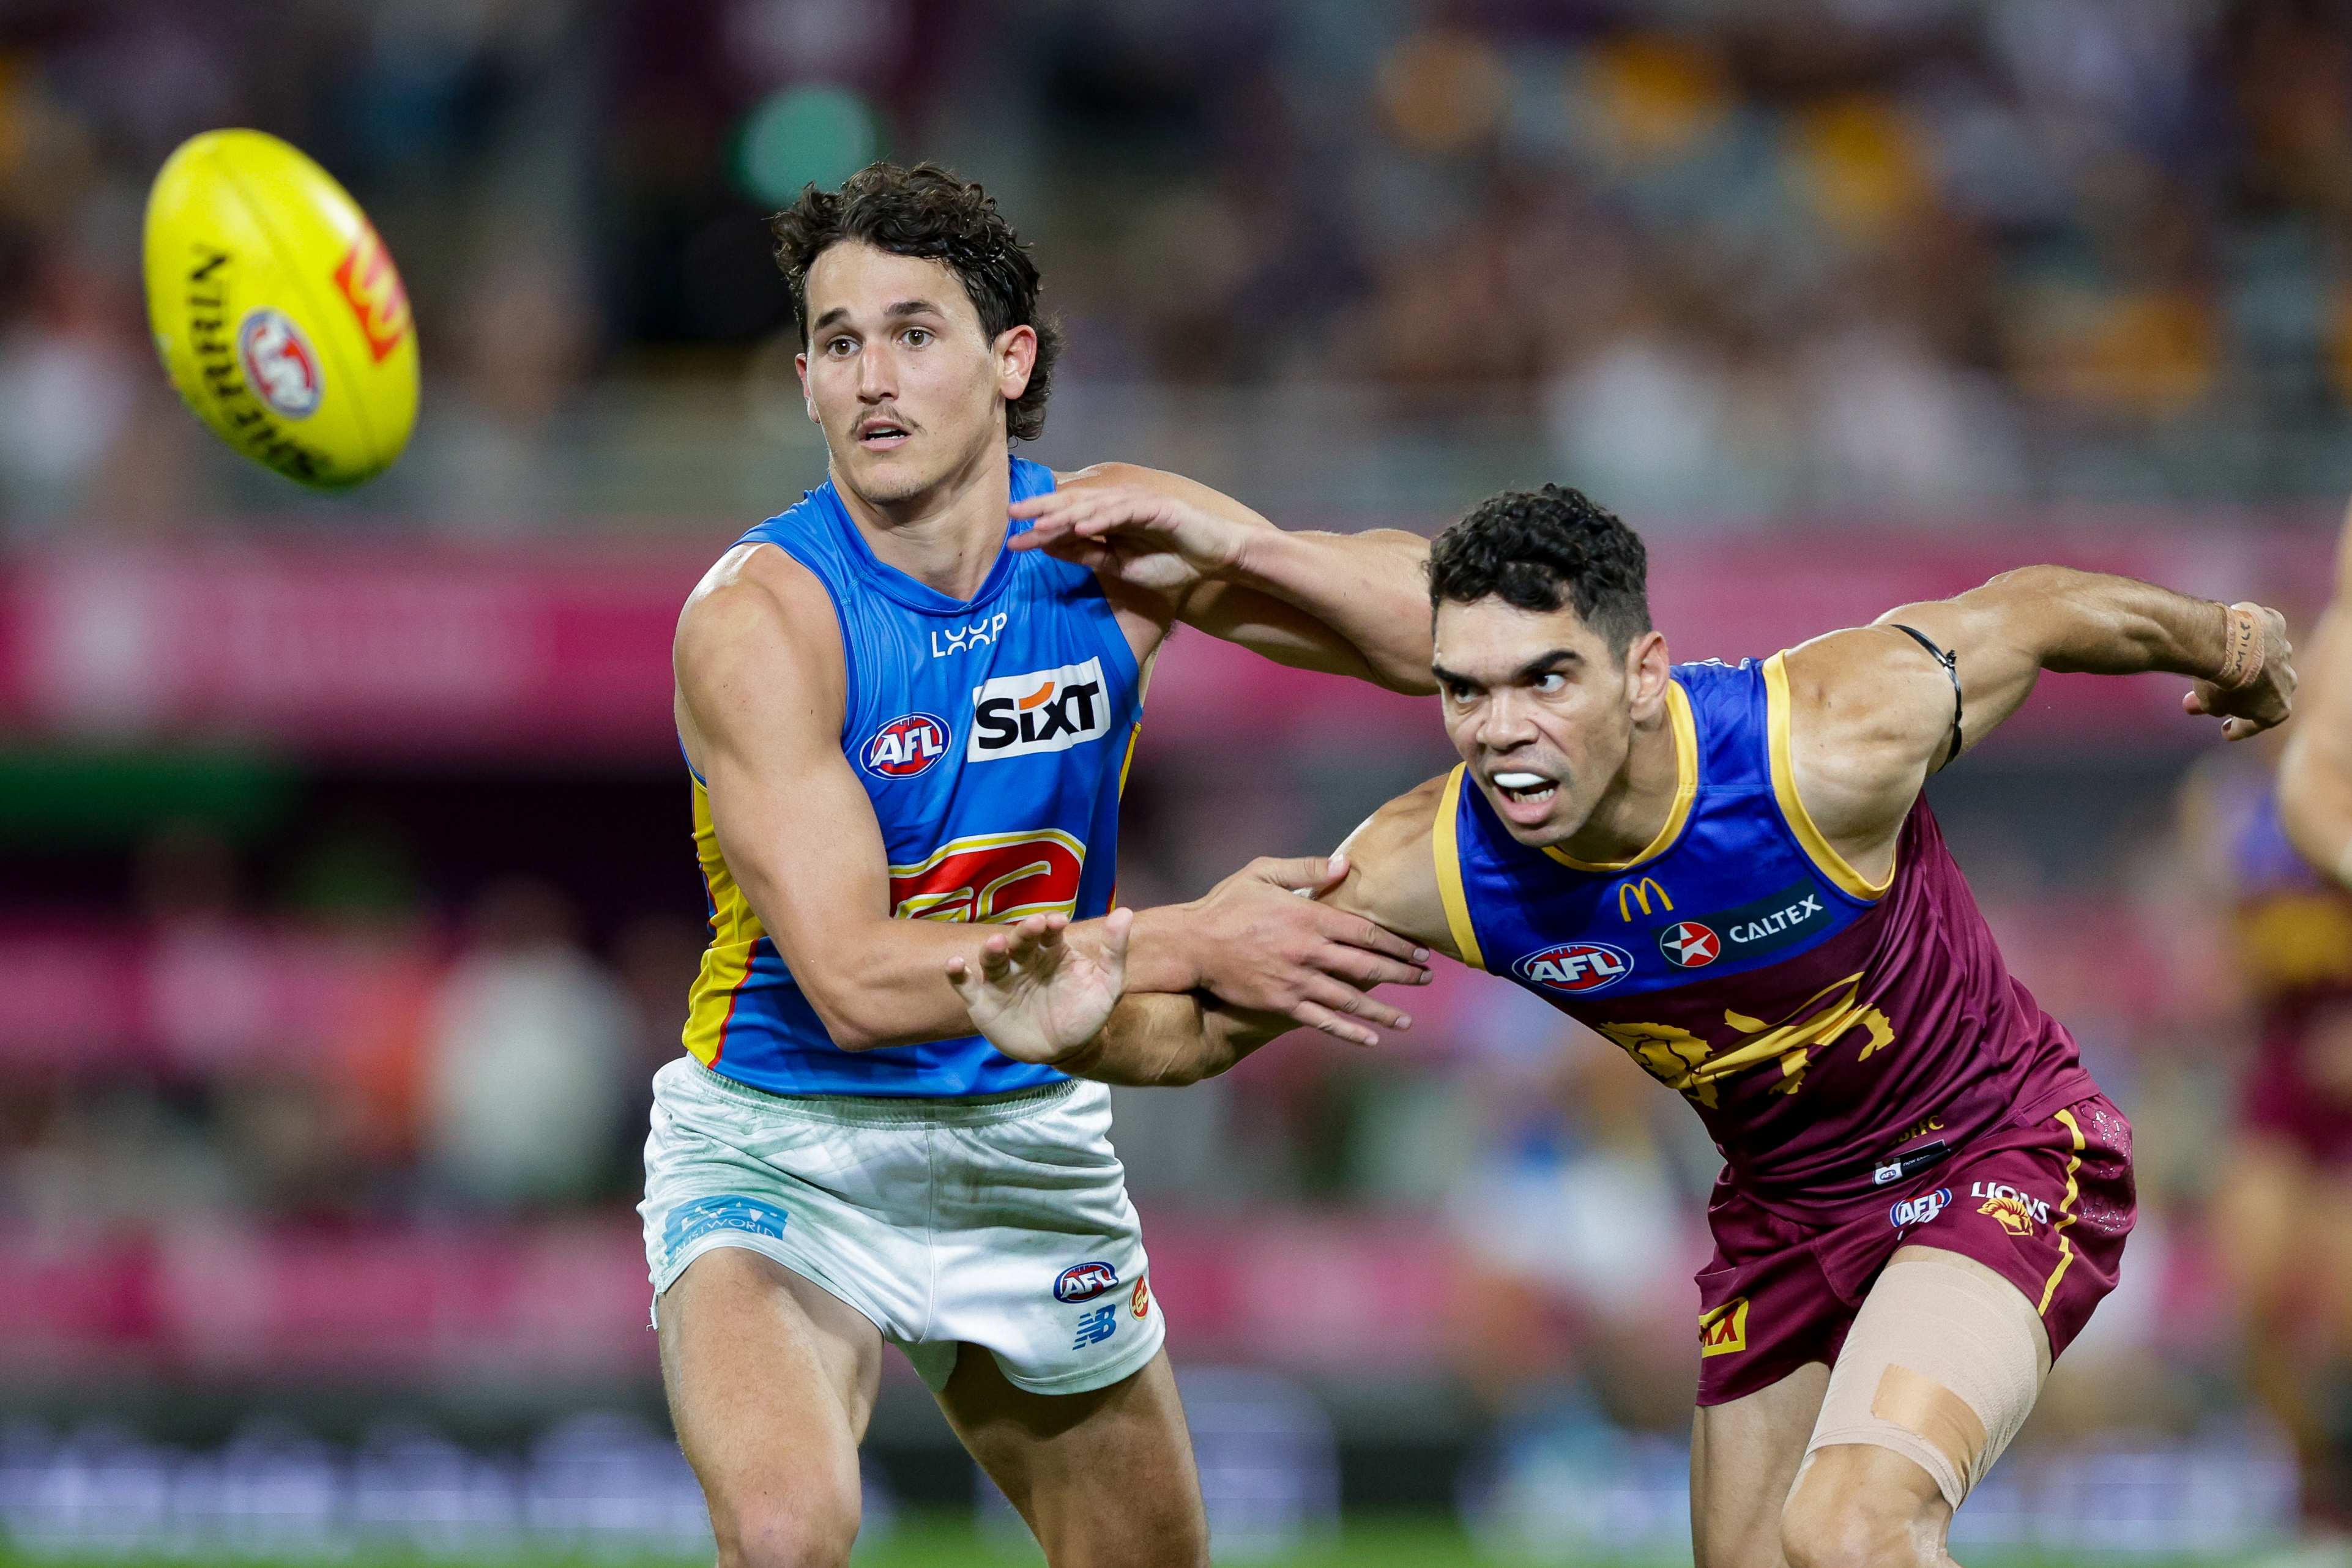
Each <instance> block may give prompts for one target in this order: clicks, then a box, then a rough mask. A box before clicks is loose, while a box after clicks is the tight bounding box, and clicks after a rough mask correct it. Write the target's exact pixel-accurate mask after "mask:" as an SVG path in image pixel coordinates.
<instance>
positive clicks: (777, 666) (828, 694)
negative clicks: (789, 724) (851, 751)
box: [671, 543, 847, 752]
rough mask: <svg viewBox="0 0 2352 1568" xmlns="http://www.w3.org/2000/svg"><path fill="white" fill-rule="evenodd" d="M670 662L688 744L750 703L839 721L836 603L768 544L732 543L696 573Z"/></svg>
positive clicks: (841, 669) (843, 677) (841, 677)
mask: <svg viewBox="0 0 2352 1568" xmlns="http://www.w3.org/2000/svg"><path fill="white" fill-rule="evenodd" d="M671 663H672V666H673V668H674V669H675V671H676V673H677V709H678V721H679V728H680V731H681V733H682V734H683V735H684V736H685V737H686V739H687V742H688V750H689V751H690V752H691V751H695V750H697V749H698V747H697V745H696V743H697V742H698V741H699V740H700V739H701V738H702V737H703V736H704V735H705V733H707V732H708V730H709V728H710V727H711V726H712V725H713V724H723V723H725V722H727V719H726V716H729V715H738V714H743V713H747V712H749V711H750V710H752V709H755V708H756V709H759V710H761V711H763V712H764V713H766V714H767V716H769V717H771V718H773V717H776V716H779V715H778V713H777V711H776V706H777V705H778V704H779V703H784V704H788V705H789V706H791V707H793V708H795V709H802V710H805V711H809V712H812V713H814V715H815V716H817V717H818V719H819V720H820V722H822V720H823V718H824V715H826V714H828V713H829V714H831V715H832V716H833V718H832V722H833V723H834V724H835V725H838V723H839V716H840V713H841V711H842V706H843V704H844V702H845V699H846V696H847V672H846V670H845V665H844V663H843V659H842V653H841V628H840V621H839V617H838V616H836V615H835V612H834V608H833V601H832V599H831V598H830V597H829V596H828V595H827V594H826V592H825V591H824V584H823V583H822V582H820V581H818V580H817V578H816V574H815V573H814V572H812V571H810V570H808V568H806V567H804V566H803V565H802V564H801V563H800V562H799V561H797V560H794V559H793V558H792V557H791V556H790V555H789V554H787V553H786V552H785V551H783V550H782V549H777V548H776V547H775V546H774V545H772V544H758V543H749V544H740V545H737V546H736V547H735V548H734V549H730V550H729V551H728V552H727V553H726V554H725V555H723V556H720V557H719V559H718V561H717V562H716V563H714V564H713V565H712V567H711V568H710V570H709V571H707V572H705V573H704V574H703V576H702V580H701V581H700V582H698V583H697V584H695V587H694V591H693V592H692V593H690V594H688V596H687V601H686V607H685V609H684V610H682V611H680V612H679V613H678V618H677V637H676V639H675V641H674V642H673V643H672V646H671Z"/></svg>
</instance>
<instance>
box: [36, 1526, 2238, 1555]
mask: <svg viewBox="0 0 2352 1568" xmlns="http://www.w3.org/2000/svg"><path fill="white" fill-rule="evenodd" d="M1963 1560H1964V1561H1965V1562H1966V1563H1968V1565H1969V1568H2242V1565H2243V1564H2245V1563H2249V1562H2250V1561H2253V1560H2250V1559H2244V1558H2214V1557H2186V1556H2182V1557H2169V1556H2166V1557H2159V1556H2152V1555H2146V1554H2116V1555H2112V1556H2092V1555H2087V1554H2084V1553H2081V1552H2067V1553H2064V1554H2055V1553H2040V1552H2018V1551H1998V1552H1995V1551H1979V1552H1965V1553H1964V1554H1963ZM292 1561H294V1560H292V1559H284V1558H279V1559H270V1558H256V1557H226V1556H223V1557H219V1558H210V1557H206V1556H202V1555H189V1556H170V1557H147V1558H121V1557H82V1556H59V1557H51V1556H33V1555H28V1554H25V1553H21V1552H14V1551H11V1550H9V1549H8V1548H6V1547H5V1545H0V1568H17V1565H19V1564H23V1565H24V1568H34V1565H36V1564H37V1565H38V1568H101V1565H103V1568H215V1565H217V1568H256V1565H257V1564H260V1563H273V1562H274V1563H289V1562H292ZM320 1561H321V1562H322V1563H332V1564H333V1565H334V1568H566V1565H569V1564H575V1563H576V1564H581V1565H583V1568H588V1565H593V1568H689V1564H692V1565H693V1568H708V1565H709V1559H708V1558H700V1559H681V1558H675V1557H647V1558H637V1557H628V1556H623V1555H617V1554H598V1555H595V1556H593V1557H591V1556H562V1555H556V1554H551V1553H544V1552H522V1553H517V1554H514V1555H511V1556H481V1557H463V1558H449V1557H423V1556H414V1555H405V1554H400V1555H387V1554H378V1553H367V1552H361V1553H354V1554H352V1555H348V1556H341V1557H332V1558H326V1559H321V1560H320ZM1043 1561H1044V1559H1043V1558H1042V1557H1041V1556H1039V1555H1038V1554H1037V1553H1036V1552H1034V1550H1032V1551H1029V1552H1010V1551H1007V1550H1005V1549H1004V1548H1003V1546H1002V1545H1001V1544H999V1543H996V1542H989V1541H985V1540H983V1539H982V1536H981V1535H980V1534H979V1533H978V1532H977V1531H975V1530H974V1529H973V1527H972V1524H971V1520H970V1519H969V1518H968V1517H967V1516H964V1515H961V1514H943V1515H941V1514H933V1515H925V1514H915V1515H910V1516H908V1517H905V1518H902V1519H901V1520H900V1521H899V1522H898V1528H897V1529H896V1530H895V1531H892V1532H891V1534H890V1536H889V1538H888V1539H887V1540H885V1541H881V1542H875V1543H873V1544H871V1545H869V1546H866V1547H864V1548H861V1549H860V1551H859V1552H858V1553H857V1557H856V1568H973V1565H975V1564H977V1565H982V1568H986V1565H988V1564H1004V1565H1005V1568H1016V1565H1019V1564H1022V1563H1042V1562H1043ZM1237 1561H1240V1560H1237ZM1245 1561H1247V1562H1248V1563H1251V1564H1252V1565H1253V1568H1341V1565H1342V1564H1344V1565H1345V1568H1457V1565H1458V1568H1471V1565H1473V1564H1475V1565H1476V1568H1564V1565H1565V1564H1569V1563H1574V1564H1575V1565H1576V1568H1676V1565H1677V1564H1687V1563H1688V1561H1689V1560H1688V1559H1687V1558H1674V1557H1631V1558H1608V1559H1602V1558H1592V1557H1582V1556H1578V1557H1570V1556H1565V1555H1561V1556H1550V1557H1502V1556H1494V1555H1488V1554H1485V1553H1482V1552H1479V1551H1478V1550H1477V1549H1476V1548H1475V1547H1474V1546H1473V1545H1472V1543H1471V1542H1470V1541H1469V1539H1468V1538H1467V1537H1466V1536H1465V1535H1464V1534H1463V1532H1462V1531H1461V1530H1460V1528H1459V1527H1458V1526H1456V1525H1455V1524H1454V1522H1453V1521H1450V1520H1447V1519H1444V1518H1443V1517H1433V1516H1412V1515H1408V1516H1401V1517H1397V1518H1388V1519H1383V1518H1380V1517H1378V1516H1364V1515H1359V1516H1355V1517H1352V1518H1350V1519H1349V1521H1348V1522H1347V1525H1346V1527H1345V1529H1344V1530H1343V1531H1341V1533H1340V1535H1339V1539H1338V1540H1336V1541H1334V1542H1330V1543H1329V1544H1328V1545H1326V1546H1324V1547H1321V1548H1320V1549H1318V1550H1316V1551H1313V1552H1305V1553H1301V1554H1297V1555H1293V1556H1290V1557H1285V1558H1280V1559H1267V1558H1252V1559H1247V1560H1245Z"/></svg>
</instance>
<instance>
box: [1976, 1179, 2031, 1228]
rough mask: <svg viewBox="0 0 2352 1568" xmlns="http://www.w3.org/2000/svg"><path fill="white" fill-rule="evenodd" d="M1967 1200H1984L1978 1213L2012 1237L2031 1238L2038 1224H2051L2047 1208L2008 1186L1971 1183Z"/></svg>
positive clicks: (2005, 1183) (2002, 1183) (1990, 1183)
mask: <svg viewBox="0 0 2352 1568" xmlns="http://www.w3.org/2000/svg"><path fill="white" fill-rule="evenodd" d="M1969 1197H1980V1198H1982V1199H1984V1202H1983V1203H1981V1204H1979V1206H1978V1207H1977V1212H1978V1213H1979V1214H1983V1215H1990V1217H1991V1218H1992V1219H1993V1220H1994V1221H1995V1223H1997V1224H1999V1225H2000V1228H2002V1229H2003V1230H2006V1231H2008V1232H2009V1233H2010V1234H2011V1236H2031V1235H2032V1234H2033V1227H2034V1226H2035V1225H2036V1224H2037V1223H2039V1224H2042V1225H2047V1224H2049V1223H2050V1205H2049V1204H2047V1203H2046V1202H2044V1201H2042V1199H2041V1198H2038V1197H2033V1196H2032V1195H2031V1194H2029V1193H2022V1192H2020V1191H2018V1190H2017V1188H2015V1187H2013V1186H2010V1185H2009V1184H2008V1183H2007V1182H1999V1181H1977V1182H1970V1183H1969Z"/></svg>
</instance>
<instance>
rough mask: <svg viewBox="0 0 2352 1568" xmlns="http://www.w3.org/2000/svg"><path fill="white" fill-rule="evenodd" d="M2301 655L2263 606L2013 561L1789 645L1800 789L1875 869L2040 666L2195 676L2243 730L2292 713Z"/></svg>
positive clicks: (1826, 833) (1855, 855) (2236, 730)
mask: <svg viewBox="0 0 2352 1568" xmlns="http://www.w3.org/2000/svg"><path fill="white" fill-rule="evenodd" d="M1904 627H1909V628H1910V629H1911V632H1906V631H1904V630H1902V628H1904ZM1912 632H1916V633H1918V636H1917V637H1915V636H1913V635H1912V634H1911V633H1912ZM1919 638H1925V639H1927V642H1929V643H1934V644H1935V645H1936V646H1937V648H1938V649H1940V650H1941V651H1942V652H1943V653H1947V654H1948V655H1950V656H1951V659H1952V664H1951V665H1950V667H1949V668H1947V667H1946V666H1945V665H1944V664H1941V663H1939V662H1938V660H1937V656H1936V655H1935V654H1932V653H1929V652H1928V651H1927V648H1926V647H1925V646H1923V645H1922V644H1921V643H1920V641H1919ZM2291 653H2293V649H2292V648H2291V647H2290V646H2289V644H2288V643H2287V640H2286V622H2285V621H2284V618H2283V617H2282V616H2280V614H2279V613H2278V612H2276V611H2274V610H2266V609H2263V607H2262V606H2260V605H2255V604H2234V605H2224V604H2217V603H2215V602H2214V601H2211V600H2209V599H2192V598H2190V597H2189V596H2188V595H2186V594H2180V593H2175V592H2173V591H2170V590H2169V589H2163V588H2158V587H2156V586H2155V585H2154V584H2152V583H2146V582H2138V581H2135V580H2132V579H2130V578H2124V577H2109V576H2106V575H2105V574H2103V573H2099V572H2091V571H2077V570H2074V569H2072V568H2070V567H2059V566H2031V567H2024V568H2021V569H2020V570H2016V571H2011V572H2004V573H2002V574H2001V575H2000V576H1999V577H1996V578H1994V579H1993V580H1991V581H1990V582H1988V583H1986V584H1985V585H1984V586H1983V587H1981V588H1977V589H1971V590H1970V591H1968V592H1966V593H1963V594H1960V595H1958V597H1956V598H1952V599H1947V600H1941V601H1936V602H1933V603H1926V604H1906V605H1904V606H1901V607H1900V608H1898V609H1895V610H1890V611H1888V612H1886V613H1885V615H1883V616H1881V617H1879V619H1878V620H1877V621H1876V622H1874V623H1873V624H1872V625H1869V626H1865V627H1858V628H1855V629H1853V630H1850V631H1844V632H1832V633H1831V634H1829V635H1828V636H1825V637H1818V638H1815V639H1814V640H1813V641H1811V642H1810V643H1805V644H1803V645H1802V646H1801V647H1798V648H1794V649H1791V650H1790V653H1789V654H1788V655H1787V660H1786V667H1787V671H1788V677H1789V696H1790V765H1791V768H1792V770H1793V772H1794V774H1795V782H1796V786H1797V792H1798V796H1799V798H1800V799H1801V800H1802V801H1803V803H1804V805H1805V808H1806V811H1807V813H1808V814H1809V815H1810V816H1811V818H1812V820H1813V821H1814V824H1815V825H1816V826H1817V827H1819V828H1820V829H1821V831H1822V836H1823V837H1825V838H1827V839H1828V840H1829V841H1830V843H1831V846H1832V848H1834V849H1836V850H1837V851H1838V852H1840V853H1841V854H1843V855H1844V856H1845V858H1846V860H1847V862H1849V863H1850V864H1852V865H1853V867H1854V868H1855V869H1856V870H1857V871H1859V872H1860V873H1862V874H1863V875H1864V876H1867V877H1874V876H1875V875H1876V874H1877V873H1878V872H1881V871H1883V870H1884V868H1885V865H1886V864H1887V863H1888V862H1889V860H1890V858H1891V856H1892V855H1893V853H1894V844H1895V834H1896V833H1897V831H1899V830H1900V828H1901V826H1902V822H1903V819H1904V817H1905V815H1906V813H1908V812H1909V810H1911V803H1912V801H1913V800H1914V799H1916V797H1917V795H1918V793H1919V789H1920V786H1921V785H1922V784H1923V783H1924V782H1925V781H1926V779H1927V774H1929V773H1930V772H1932V771H1934V770H1935V769H1936V768H1940V767H1942V766H1944V765H1945V764H1946V763H1948V762H1949V761H1950V760H1951V759H1952V758H1954V757H1955V756H1957V755H1958V753H1959V752H1960V751H1963V750H1966V749H1967V748H1968V747H1969V746H1972V745H1974V744H1975V743H1976V742H1977V741H1978V740H1979V739H1981V738H1982V737H1984V736H1985V735H1986V734H1987V733H1988V732H1990V730H1991V729H1992V728H1993V727H1995V726H1997V725H1999V724H2000V722H2001V721H2002V720H2004V719H2006V718H2008V717H2009V716H2010V715H2011V714H2013V713H2015V712H2016V711H2017V710H2018V708H2019V707H2020V706H2022V705H2023V704H2024V702H2025V699H2026V698H2027V696H2029V695H2032V690H2033V685H2034V682H2035V681H2036V679H2038V678H2039V676H2040V675H2041V673H2042V671H2044V670H2058V671H2080V672H2086V673H2089V674H2106V675H2130V674H2143V673H2146V672H2148V671H2168V672H2170V673H2172V674H2182V675H2188V676H2189V677H2191V680H2192V682H2193V685H2191V688H2190V690H2189V693H2188V694H2187V695H2185V696H2184V697H2183V698H2182V705H2181V706H2182V707H2183V709H2184V711H2185V712H2187V713H2189V714H2191V715H2209V716H2214V717H2218V718H2220V719H2221V721H2222V725H2221V732H2222V734H2223V735H2224V736H2225V737H2227V738H2229V739H2231V740H2242V739H2244V738H2245V737H2248V736H2250V735H2255V734H2258V733H2260V732H2261V731H2263V730H2265V729H2268V728H2270V727H2273V726H2274V725H2277V724H2279V723H2282V722H2283V721H2284V719H2285V718H2286V716H2287V710H2288V706H2289V704H2290V702H2291V700H2292V699H2293V696H2294V684H2295V674H2294V666H2293V665H2292V664H2291V663H2290V662H2289V656H2290V654H2291ZM1956 682H1957V688H1958V705H1957V707H1958V711H1957V714H1956V712H1955V700H1954V699H1955V684H1956ZM1956 718H1957V724H1956V722H1955V721H1956ZM1874 867H1875V868H1876V869H1875V870H1874Z"/></svg>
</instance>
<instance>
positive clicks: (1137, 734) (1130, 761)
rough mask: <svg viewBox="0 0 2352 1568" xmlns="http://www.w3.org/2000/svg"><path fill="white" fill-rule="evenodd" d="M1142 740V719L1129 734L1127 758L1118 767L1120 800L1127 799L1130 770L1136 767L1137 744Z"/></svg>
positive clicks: (1137, 721) (1138, 720) (1136, 722)
mask: <svg viewBox="0 0 2352 1568" xmlns="http://www.w3.org/2000/svg"><path fill="white" fill-rule="evenodd" d="M1142 738H1143V721H1142V720H1141V719H1137V720H1136V721H1135V727H1134V728H1132V729H1130V730H1129V731H1128V732H1127V756H1126V757H1125V758H1123V759H1122V760H1121V761H1120V762H1119V765H1118V798H1119V799H1120V800H1126V799H1127V774H1128V769H1129V768H1133V767H1134V766H1135V747H1136V744H1137V743H1138V742H1139V741H1140V740H1142Z"/></svg>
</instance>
